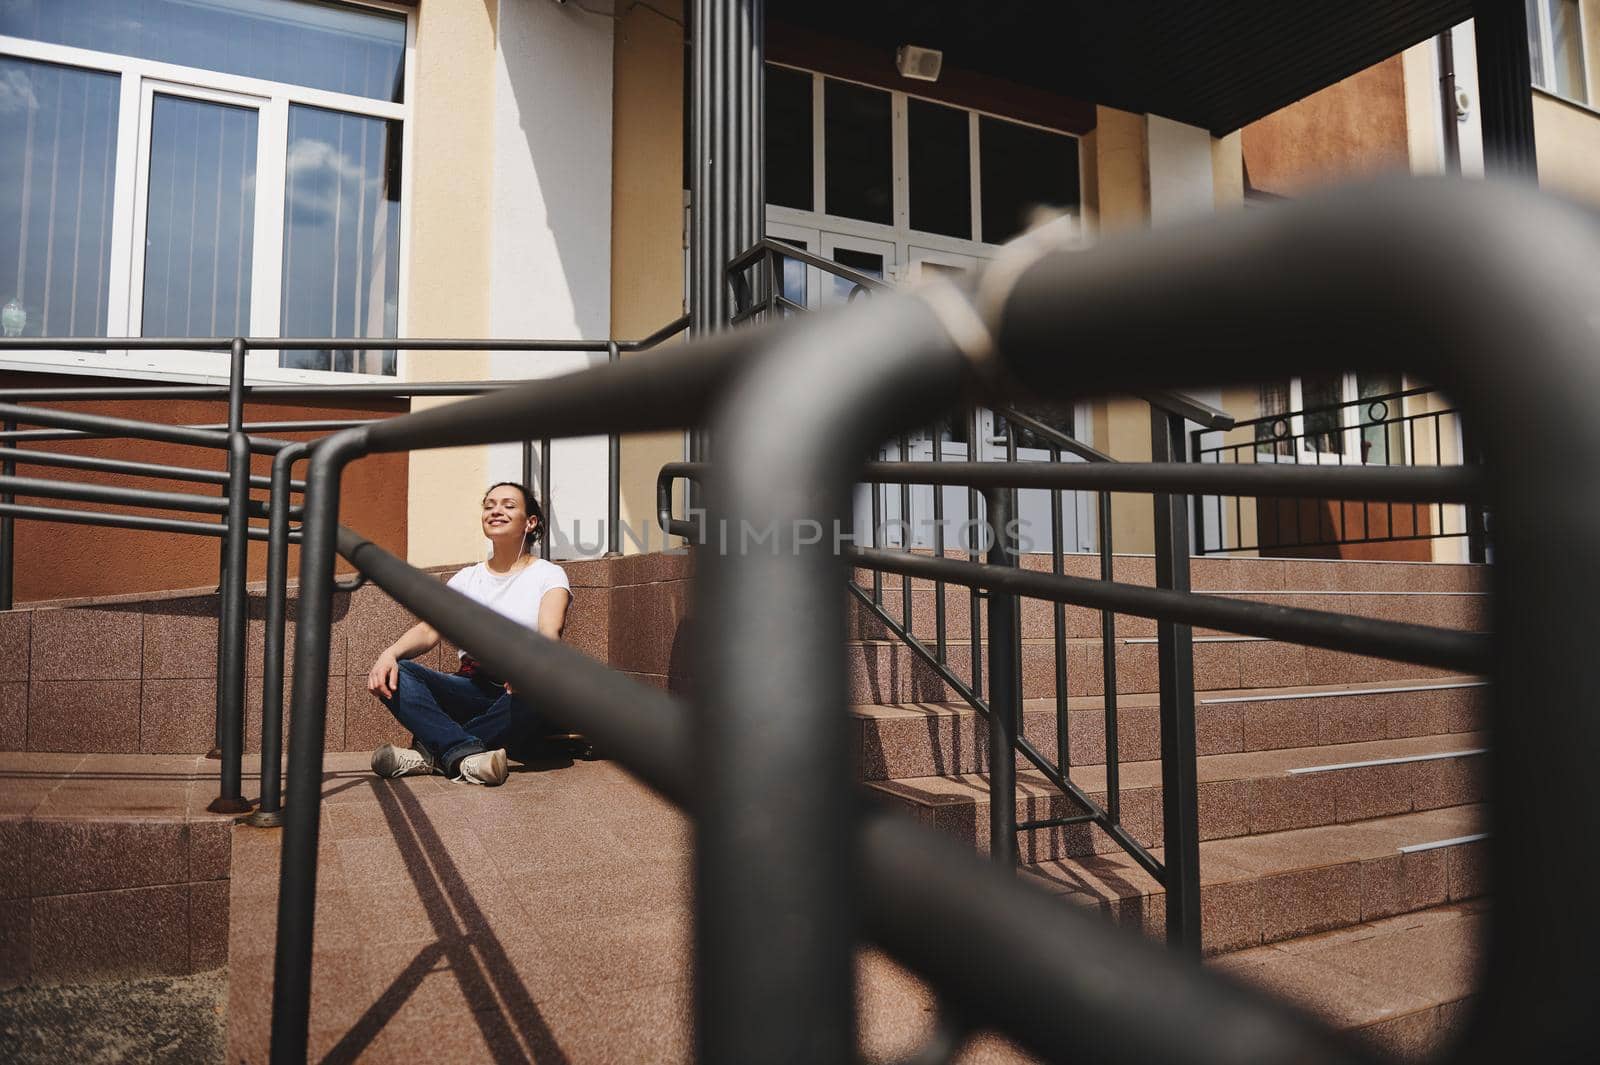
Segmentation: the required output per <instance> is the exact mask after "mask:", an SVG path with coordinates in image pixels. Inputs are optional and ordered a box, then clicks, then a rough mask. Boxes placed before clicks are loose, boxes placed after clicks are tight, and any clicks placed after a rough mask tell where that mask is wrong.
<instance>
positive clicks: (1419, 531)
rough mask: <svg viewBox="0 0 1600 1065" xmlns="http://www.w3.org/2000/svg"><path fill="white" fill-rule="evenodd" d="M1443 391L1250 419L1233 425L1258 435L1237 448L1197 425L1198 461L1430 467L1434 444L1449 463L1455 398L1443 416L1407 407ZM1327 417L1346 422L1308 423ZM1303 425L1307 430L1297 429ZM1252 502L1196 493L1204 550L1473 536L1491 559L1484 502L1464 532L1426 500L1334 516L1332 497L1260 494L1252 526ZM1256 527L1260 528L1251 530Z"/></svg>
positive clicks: (1301, 548)
mask: <svg viewBox="0 0 1600 1065" xmlns="http://www.w3.org/2000/svg"><path fill="white" fill-rule="evenodd" d="M1438 395H1439V392H1438V390H1437V389H1435V388H1433V387H1432V386H1426V385H1425V386H1418V387H1413V388H1406V389H1400V390H1396V391H1391V392H1386V393H1383V394H1380V395H1373V396H1364V397H1361V398H1359V399H1354V400H1345V401H1343V402H1339V403H1329V404H1322V405H1319V406H1313V407H1306V408H1302V409H1298V410H1289V411H1282V412H1276V413H1269V414H1265V415H1260V416H1258V417H1254V418H1245V419H1241V420H1239V421H1237V422H1235V423H1234V425H1233V428H1234V429H1236V430H1249V431H1250V438H1249V439H1246V440H1239V441H1234V442H1231V443H1230V442H1227V441H1226V440H1225V439H1220V440H1219V439H1214V433H1213V432H1212V430H1211V429H1206V428H1202V429H1197V430H1194V431H1193V432H1192V433H1191V434H1190V442H1191V449H1192V453H1193V461H1194V462H1197V463H1208V464H1218V465H1230V464H1231V465H1251V464H1256V463H1285V462H1287V463H1289V464H1291V465H1298V464H1300V463H1301V461H1302V457H1301V453H1302V451H1310V452H1314V453H1315V455H1316V458H1315V460H1314V461H1313V462H1311V463H1310V464H1311V465H1325V464H1327V463H1328V461H1329V460H1330V459H1331V460H1332V461H1333V463H1335V464H1336V466H1337V467H1344V466H1347V465H1348V466H1356V467H1363V466H1367V465H1382V466H1391V465H1396V466H1417V465H1422V457H1423V453H1424V452H1426V451H1427V450H1428V448H1427V447H1426V445H1428V444H1429V443H1431V446H1432V457H1433V465H1434V466H1442V465H1444V455H1445V451H1446V450H1447V449H1446V447H1445V426H1446V424H1447V423H1449V422H1455V423H1456V426H1453V427H1452V429H1451V432H1450V435H1451V437H1452V441H1451V442H1452V443H1453V442H1454V440H1453V437H1454V433H1455V428H1456V427H1457V426H1459V421H1460V415H1461V412H1460V411H1459V410H1458V409H1457V408H1456V407H1455V405H1454V404H1453V403H1450V402H1448V401H1445V402H1444V403H1443V405H1442V406H1441V407H1440V408H1439V409H1436V410H1424V411H1413V412H1411V413H1407V411H1406V405H1405V401H1406V400H1409V399H1419V398H1422V397H1428V396H1438ZM1351 412H1355V413H1356V414H1357V417H1356V419H1355V421H1354V423H1353V424H1347V422H1348V421H1349V418H1348V415H1349V414H1350V413H1351ZM1318 416H1321V417H1324V418H1326V417H1328V416H1332V417H1333V419H1334V421H1335V422H1336V424H1331V425H1317V426H1314V425H1313V424H1312V423H1311V421H1309V420H1308V419H1314V418H1317V417H1318ZM1297 423H1299V425H1300V428H1299V431H1296V424H1297ZM1221 428H1226V427H1221ZM1419 431H1420V433H1421V434H1422V435H1421V437H1420V440H1419ZM1370 433H1376V434H1377V440H1369V439H1368V434H1370ZM1430 437H1431V441H1430V439H1429V438H1430ZM1352 438H1353V439H1354V442H1355V444H1356V449H1357V450H1356V451H1353V452H1352V451H1351V449H1350V448H1349V447H1348V446H1347V443H1348V442H1349V441H1350V440H1351V439H1352ZM1379 444H1381V448H1380V447H1379V446H1378V445H1379ZM1419 444H1420V445H1422V446H1419ZM1467 460H1468V456H1467V455H1466V454H1463V455H1462V461H1463V462H1465V461H1467ZM1247 498H1249V497H1246V496H1227V495H1222V494H1215V495H1206V496H1201V495H1198V494H1197V495H1196V497H1195V499H1194V507H1195V511H1194V526H1195V531H1194V542H1195V553H1196V554H1201V555H1204V554H1218V553H1228V552H1235V551H1251V552H1255V551H1266V552H1269V553H1274V554H1277V553H1286V554H1296V553H1303V552H1305V551H1308V550H1309V551H1321V550H1325V549H1332V548H1339V547H1345V546H1350V545H1362V544H1389V543H1407V542H1422V541H1432V540H1441V539H1452V538H1463V539H1465V540H1466V542H1467V549H1468V557H1469V558H1470V559H1471V560H1472V561H1477V562H1481V561H1483V560H1484V557H1485V551H1486V549H1487V548H1486V533H1487V523H1486V519H1485V512H1484V511H1483V510H1482V508H1480V507H1478V506H1473V505H1468V506H1466V507H1464V508H1462V511H1461V515H1462V516H1461V520H1460V522H1459V527H1455V526H1456V524H1457V523H1455V522H1453V521H1451V520H1450V512H1448V511H1447V509H1446V507H1445V505H1444V504H1443V503H1438V502H1435V503H1432V504H1428V503H1425V501H1423V500H1420V499H1392V498H1391V499H1382V500H1379V499H1373V500H1354V501H1351V502H1352V503H1354V504H1356V505H1357V506H1356V508H1355V512H1354V513H1352V508H1351V506H1350V505H1348V504H1347V505H1342V506H1339V507H1338V508H1336V509H1335V511H1334V513H1333V514H1332V515H1331V516H1330V515H1329V514H1327V513H1325V512H1324V506H1323V504H1324V503H1325V502H1331V500H1327V499H1326V498H1325V497H1319V496H1317V495H1315V494H1313V492H1312V490H1311V489H1308V490H1307V492H1306V493H1304V494H1297V495H1293V496H1278V497H1256V499H1255V501H1254V506H1255V513H1254V515H1253V517H1252V518H1251V519H1250V521H1248V522H1247V520H1246V517H1245V511H1246V499H1247ZM1377 503H1382V504H1383V506H1382V507H1381V508H1377V507H1375V506H1374V505H1373V504H1377ZM1230 511H1231V514H1230ZM1251 525H1253V526H1254V528H1250V527H1249V526H1251ZM1230 534H1231V535H1230ZM1230 540H1231V543H1230V542H1229V541H1230Z"/></svg>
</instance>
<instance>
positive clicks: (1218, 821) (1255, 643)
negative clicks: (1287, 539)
mask: <svg viewBox="0 0 1600 1065" xmlns="http://www.w3.org/2000/svg"><path fill="white" fill-rule="evenodd" d="M1047 561H1048V560H1046V559H1038V558H1029V559H1026V560H1025V561H1024V564H1026V565H1032V566H1038V567H1040V568H1043V566H1044V565H1045V564H1046V563H1047ZM1091 565H1097V560H1093V559H1087V558H1078V559H1069V560H1068V565H1067V571H1068V572H1069V573H1071V572H1073V570H1074V567H1076V568H1077V569H1079V570H1083V571H1084V572H1083V573H1082V574H1081V575H1085V576H1087V575H1089V572H1088V570H1089V567H1090V566H1091ZM1193 568H1194V573H1193V582H1194V586H1195V588H1196V589H1197V590H1204V591H1209V592H1212V593H1213V594H1220V595H1231V596H1235V597H1240V598H1249V599H1258V600H1262V601H1269V602H1273V603H1278V604H1283V605H1292V606H1302V607H1309V608H1313V609H1323V610H1335V611H1339V612H1342V613H1348V614H1357V615H1361V616H1366V617H1378V618H1385V619H1390V620H1405V621H1412V622H1419V623H1424V624H1432V625H1440V626H1445V627H1453V628H1463V629H1482V628H1483V627H1484V618H1485V617H1486V614H1487V611H1486V605H1487V596H1486V594H1485V592H1484V582H1485V579H1486V578H1485V573H1484V572H1483V571H1482V570H1481V569H1480V568H1475V567H1467V566H1434V565H1421V564H1403V563H1348V562H1300V561H1281V560H1256V559H1228V560H1221V559H1196V560H1194V563H1193ZM1117 569H1118V571H1119V573H1118V577H1119V579H1123V580H1132V581H1136V582H1139V583H1144V584H1151V583H1153V572H1152V567H1150V565H1149V560H1148V559H1139V558H1119V559H1118V560H1117ZM859 576H860V575H859V574H858V577H859ZM902 587H903V586H902V584H901V582H900V581H899V580H898V579H893V580H890V581H888V582H886V584H885V606H886V609H888V610H889V612H890V613H891V614H892V615H893V616H894V617H896V618H897V619H898V618H900V617H901V616H902V605H901V604H902V597H903V592H902ZM934 595H935V593H934V590H933V588H932V586H931V584H929V585H923V584H922V583H920V582H919V583H916V584H914V585H913V587H912V603H913V622H914V629H913V631H915V632H917V633H918V634H919V635H921V634H924V633H930V634H931V633H932V632H933V631H934V621H933V614H934V606H935V603H934ZM982 609H983V607H982V604H980V611H981V610H982ZM1049 611H1050V607H1049V605H1048V604H1042V603H1038V602H1027V601H1024V604H1023V607H1022V632H1021V636H1022V640H1023V652H1022V655H1023V663H1024V665H1023V672H1024V676H1023V696H1024V704H1023V714H1022V717H1023V721H1022V727H1021V731H1022V734H1023V735H1024V736H1026V737H1027V738H1028V739H1029V740H1031V741H1032V742H1033V744H1034V745H1035V747H1036V748H1037V749H1038V750H1040V751H1042V752H1045V753H1046V756H1047V757H1051V758H1053V757H1054V752H1055V751H1056V749H1057V742H1056V741H1057V737H1056V729H1057V710H1056V700H1055V697H1054V684H1055V647H1054V641H1053V639H1052V637H1051V634H1052V631H1053V630H1052V628H1051V618H1050V613H1049ZM946 618H947V633H948V635H949V636H950V641H949V647H950V651H949V656H950V660H951V661H952V664H953V666H954V670H953V671H954V672H956V673H957V675H959V676H961V677H962V679H963V680H966V679H968V678H969V677H970V672H971V666H970V657H969V652H970V644H969V643H967V642H965V640H964V639H961V640H958V639H957V637H963V638H965V637H967V636H968V634H969V632H970V629H969V627H968V626H969V619H970V598H969V596H968V593H967V592H966V590H965V589H949V590H947V600H946ZM980 620H981V619H980ZM1066 631H1067V637H1068V642H1067V648H1066V650H1067V691H1068V693H1069V698H1068V701H1067V738H1068V741H1069V742H1068V748H1069V757H1068V761H1069V764H1070V765H1071V766H1072V772H1071V778H1072V780H1073V781H1074V783H1076V784H1077V785H1078V786H1079V787H1080V788H1082V789H1083V791H1084V792H1085V793H1086V794H1088V795H1089V797H1090V798H1091V799H1093V800H1094V801H1096V802H1098V803H1100V804H1102V805H1105V803H1106V802H1107V793H1106V788H1107V766H1106V764H1105V763H1106V750H1107V740H1106V733H1105V726H1104V707H1105V701H1104V695H1103V692H1104V684H1103V671H1102V665H1101V644H1100V640H1099V634H1100V618H1099V615H1098V614H1094V613H1091V612H1089V611H1084V610H1078V609H1070V608H1069V610H1068V611H1067V629H1066ZM1116 633H1117V636H1116V640H1117V643H1116V647H1115V650H1116V659H1117V689H1118V698H1117V710H1118V722H1117V724H1118V728H1117V744H1116V747H1117V752H1118V762H1119V770H1120V797H1121V798H1120V801H1121V819H1122V823H1123V825H1124V827H1125V828H1126V829H1127V831H1128V832H1129V833H1130V834H1131V835H1132V836H1133V837H1134V838H1135V839H1137V840H1138V841H1139V842H1140V843H1141V844H1143V845H1144V846H1146V847H1149V848H1151V849H1152V850H1153V851H1154V853H1155V854H1156V856H1157V857H1160V854H1161V850H1160V848H1161V845H1162V816H1161V810H1162V807H1161V765H1160V760H1159V758H1160V736H1159V720H1158V713H1159V711H1158V706H1157V702H1158V696H1157V684H1156V681H1155V677H1156V664H1155V655H1156V647H1155V643H1154V626H1153V623H1151V622H1148V621H1145V620H1143V619H1136V618H1125V617H1119V618H1118V619H1117V626H1116ZM852 634H853V636H854V637H855V639H854V640H853V642H852V647H851V658H852V662H853V664H854V667H855V668H854V669H853V672H852V684H853V689H852V690H853V694H854V696H855V698H856V699H858V700H859V705H857V706H855V707H854V708H853V716H854V724H855V727H856V729H857V730H858V733H859V748H858V750H859V760H860V769H861V774H862V776H863V778H864V779H865V780H866V781H867V782H868V785H869V787H870V788H871V789H872V790H874V791H876V792H878V793H880V794H881V795H883V796H884V797H886V798H887V799H889V800H890V801H891V802H893V803H896V804H898V805H900V806H902V807H904V808H905V809H906V810H908V811H909V812H910V813H911V814H912V815H913V816H915V817H917V818H918V819H919V820H922V821H923V822H925V823H927V824H930V825H933V826H935V827H937V828H939V829H941V830H943V831H945V832H948V833H950V834H951V835H954V836H956V837H957V838H959V839H962V840H964V841H966V842H969V843H971V844H972V845H973V846H974V847H975V848H976V849H978V850H979V851H982V852H987V850H988V845H989V827H988V826H989V781H988V777H987V771H988V767H989V754H990V752H989V749H988V732H987V725H986V724H985V722H984V721H983V719H982V718H981V717H980V716H979V715H978V714H977V713H976V712H975V711H973V710H972V709H971V708H970V707H969V706H967V704H966V703H964V702H961V701H959V699H958V698H957V696H956V695H955V692H954V690H953V689H950V688H948V686H947V685H946V684H945V683H944V682H943V680H942V679H941V678H940V677H939V676H938V675H937V674H936V673H935V672H934V671H933V670H932V669H931V668H929V667H927V666H925V665H924V664H923V663H922V662H921V661H920V660H919V659H917V658H916V657H915V656H914V655H912V654H910V653H909V652H908V651H907V650H906V649H905V648H904V646H903V645H898V644H893V643H890V642H888V641H887V640H886V639H885V637H886V636H887V633H885V632H884V631H883V627H882V625H881V624H880V623H879V622H878V621H877V619H875V618H874V617H872V616H871V614H870V613H869V612H867V611H866V610H865V609H861V608H857V609H856V610H855V611H854V613H853V619H852ZM984 650H985V651H986V650H987V649H986V648H985V649H984ZM1195 687H1196V706H1195V713H1196V731H1197V742H1198V751H1199V756H1200V757H1199V767H1198V770H1199V771H1198V779H1199V789H1198V791H1199V819H1200V836H1201V840H1202V842H1201V845H1200V875H1201V920H1202V930H1203V931H1202V934H1203V949H1204V951H1205V953H1206V954H1207V955H1208V956H1209V957H1210V958H1211V960H1212V964H1213V965H1214V966H1216V967H1217V968H1219V969H1221V970H1224V971H1227V972H1229V973H1230V974H1232V975H1234V976H1236V977H1238V978H1240V979H1243V980H1247V981H1250V982H1253V983H1256V984H1258V985H1261V986H1264V987H1266V988H1268V989H1269V990H1272V991H1274V992H1276V993H1280V994H1283V995H1285V996H1287V997H1289V998H1291V999H1293V1000H1294V1001H1296V1002H1298V1003H1299V1004H1301V1005H1303V1006H1305V1007H1307V1008H1310V1009H1312V1010H1313V1011H1316V1012H1318V1013H1320V1014H1322V1015H1323V1016H1324V1017H1326V1018H1327V1019H1328V1020H1330V1021H1331V1022H1332V1023H1334V1024H1336V1025H1338V1026H1340V1027H1343V1028H1346V1029H1351V1030H1355V1031H1358V1032H1359V1033H1360V1034H1361V1035H1362V1036H1364V1037H1366V1038H1369V1039H1371V1040H1373V1041H1374V1042H1376V1043H1378V1044H1379V1045H1382V1046H1384V1047H1387V1048H1389V1049H1391V1050H1395V1051H1397V1052H1400V1053H1402V1054H1406V1055H1408V1056H1415V1055H1420V1054H1422V1053H1425V1052H1427V1051H1430V1050H1432V1049H1433V1048H1436V1047H1437V1046H1439V1045H1441V1044H1442V1043H1443V1042H1444V1041H1446V1040H1447V1039H1448V1038H1449V1036H1450V1034H1451V1033H1452V1032H1453V1030H1454V1026H1455V1025H1456V1023H1457V1021H1458V1019H1459V1016H1460V1010H1461V1008H1462V1004H1463V1002H1464V1001H1465V1000H1466V999H1467V998H1468V996H1469V995H1470V994H1471V989H1472V986H1473V979H1472V977H1473V965H1474V963H1475V959H1476V956H1477V955H1476V944H1477V933H1478V931H1479V928H1480V926H1481V923H1482V917H1481V911H1482V909H1483V908H1484V906H1485V903H1484V900H1483V895H1484V893H1485V886H1484V882H1483V881H1484V877H1483V871H1482V869H1483V865H1482V856H1481V850H1482V847H1483V843H1482V842H1481V835H1480V834H1481V832H1482V826H1483V823H1484V813H1485V810H1484V806H1483V805H1482V804H1483V802H1484V798H1485V796H1484V793H1483V792H1484V788H1483V772H1482V771H1483V763H1484V754H1485V746H1486V743H1487V740H1486V738H1485V734H1484V733H1483V732H1482V731H1481V729H1482V728H1483V727H1484V723H1485V722H1484V718H1485V711H1486V699H1487V695H1488V689H1487V687H1486V685H1485V683H1484V682H1483V681H1482V680H1480V679H1479V678H1476V677H1468V676H1452V675H1446V674H1443V673H1441V672H1440V671H1437V670H1432V669H1425V668H1420V667H1413V666H1406V665H1402V664H1399V663H1393V662H1385V661H1379V660H1375V659H1367V658H1362V657H1360V656H1356V655H1348V654H1339V653H1334V652H1325V651H1320V650H1315V649H1310V648H1302V647H1298V646H1293V645H1288V644H1281V643H1278V642H1275V641H1271V640H1261V639H1252V638H1245V637H1239V636H1233V635H1230V634H1226V633H1219V632H1215V631H1212V630H1197V631H1196V642H1195ZM1015 760H1016V766H1017V774H1016V775H1017V800H1016V817H1017V820H1018V821H1019V822H1025V821H1030V820H1041V819H1051V818H1061V817H1070V816H1072V815H1075V814H1079V813H1082V812H1083V808H1082V807H1081V806H1079V805H1078V804H1077V803H1076V802H1074V801H1073V800H1071V799H1070V798H1068V797H1067V796H1065V795H1064V794H1062V793H1061V792H1060V791H1059V790H1058V789H1056V788H1055V787H1054V786H1053V785H1052V784H1050V783H1049V781H1048V780H1047V779H1046V778H1045V777H1044V775H1043V774H1042V773H1040V772H1039V771H1038V770H1037V769H1036V768H1034V767H1033V766H1032V764H1031V763H1029V762H1028V761H1027V760H1026V759H1025V758H1024V757H1023V756H1021V755H1020V754H1018V755H1016V758H1015ZM1018 850H1019V854H1020V858H1021V861H1022V863H1023V864H1022V867H1021V871H1020V872H1021V875H1022V876H1024V877H1026V878H1028V879H1030V880H1032V881H1034V882H1035V883H1037V884H1039V885H1040V886H1042V887H1043V888H1045V889H1046V890H1048V891H1051V892H1053V893H1056V894H1058V895H1060V896H1061V897H1062V898H1063V899H1064V900H1065V901H1067V902H1069V903H1072V904H1076V905H1082V906H1088V907H1092V908H1094V909H1097V910H1100V911H1102V912H1104V913H1105V914H1107V915H1108V916H1109V917H1110V918H1111V919H1113V920H1115V921H1117V922H1118V923H1120V924H1124V925H1128V926H1131V927H1134V928H1139V929H1142V930H1144V931H1145V932H1146V933H1147V934H1150V935H1153V936H1157V937H1161V936H1164V934H1165V918H1166V908H1165V897H1164V893H1163V889H1162V888H1161V886H1160V885H1159V884H1158V883H1156V881H1155V880H1154V878H1152V877H1151V876H1150V875H1149V874H1148V873H1146V872H1145V871H1144V869H1143V868H1141V867H1140V866H1139V865H1138V864H1137V863H1136V862H1135V861H1134V860H1133V859H1132V858H1131V857H1129V856H1128V855H1127V853H1126V852H1125V851H1123V850H1122V849H1121V848H1120V847H1119V846H1118V844H1117V843H1116V842H1115V841H1114V840H1112V839H1111V837H1110V836H1108V835H1107V834H1106V833H1105V832H1103V831H1102V830H1101V829H1099V828H1098V827H1094V826H1089V825H1082V824H1079V825H1071V826H1065V827H1050V828H1036V829H1024V830H1021V831H1020V832H1019V833H1018Z"/></svg>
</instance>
